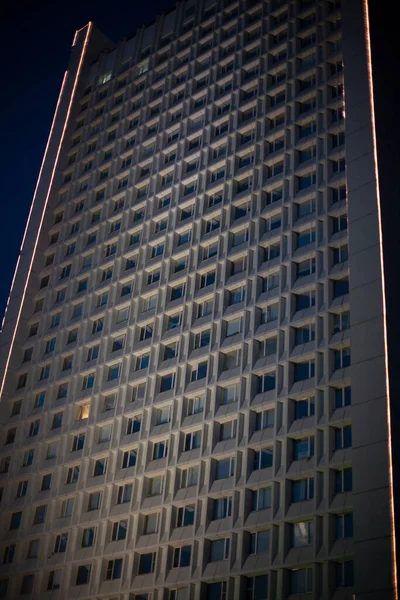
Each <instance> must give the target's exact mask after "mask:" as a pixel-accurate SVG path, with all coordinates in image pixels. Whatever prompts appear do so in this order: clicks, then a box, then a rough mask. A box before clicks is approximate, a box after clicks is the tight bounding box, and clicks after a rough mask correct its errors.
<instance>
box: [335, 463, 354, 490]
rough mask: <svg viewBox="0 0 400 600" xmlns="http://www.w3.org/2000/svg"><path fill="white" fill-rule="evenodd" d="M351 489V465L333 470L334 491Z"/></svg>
mask: <svg viewBox="0 0 400 600" xmlns="http://www.w3.org/2000/svg"><path fill="white" fill-rule="evenodd" d="M352 489H353V472H352V469H351V467H347V468H345V469H340V470H338V471H335V493H336V494H341V493H343V492H351V490H352Z"/></svg>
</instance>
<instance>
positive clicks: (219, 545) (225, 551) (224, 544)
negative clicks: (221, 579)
mask: <svg viewBox="0 0 400 600" xmlns="http://www.w3.org/2000/svg"><path fill="white" fill-rule="evenodd" d="M230 542H231V540H230V539H229V538H225V539H222V540H213V541H212V542H211V543H210V562H214V561H218V560H227V559H228V558H229V550H230Z"/></svg>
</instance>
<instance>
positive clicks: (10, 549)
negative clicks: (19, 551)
mask: <svg viewBox="0 0 400 600" xmlns="http://www.w3.org/2000/svg"><path fill="white" fill-rule="evenodd" d="M14 554H15V544H10V546H6V547H5V548H4V553H3V562H2V564H3V565H10V564H11V563H12V561H13V560H14ZM0 598H1V596H0Z"/></svg>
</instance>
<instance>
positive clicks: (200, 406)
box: [187, 396, 205, 416]
mask: <svg viewBox="0 0 400 600" xmlns="http://www.w3.org/2000/svg"><path fill="white" fill-rule="evenodd" d="M204 404H205V398H204V396H196V397H195V398H189V399H188V403H187V415H188V416H189V415H197V414H199V413H201V412H203V411H204Z"/></svg>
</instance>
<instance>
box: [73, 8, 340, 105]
mask: <svg viewBox="0 0 400 600" xmlns="http://www.w3.org/2000/svg"><path fill="white" fill-rule="evenodd" d="M304 8H308V7H306V6H305V7H304ZM339 8H340V6H339V5H338V4H337V3H334V2H332V3H329V4H328V6H327V8H326V14H322V11H321V14H320V15H319V18H320V20H321V19H322V20H323V23H324V24H325V23H326V25H325V29H326V32H327V33H332V32H333V33H336V32H338V31H339V30H340V29H341V22H340V16H339V15H338V14H336V15H333V13H335V12H336V11H337V10H338V9H339ZM206 18H211V15H210V16H209V17H206ZM233 19H235V23H234V24H232V23H231V21H232V20H233ZM262 19H263V21H262V26H263V31H262V30H261V29H260V28H259V27H256V25H255V24H256V22H259V21H261V20H262ZM293 19H296V21H295V23H293V24H290V25H291V30H292V29H293V25H295V26H296V33H297V32H298V33H300V36H299V39H298V51H304V50H305V49H307V48H309V47H310V46H312V45H314V44H315V41H316V35H315V32H312V33H308V35H307V34H305V33H303V32H305V31H306V30H308V29H310V28H314V27H315V25H316V24H317V22H318V20H319V19H318V18H317V12H316V11H314V12H312V13H310V14H308V15H307V16H305V17H301V16H300V15H299V14H298V13H296V14H293V15H292V14H289V12H288V11H287V10H286V11H285V10H284V9H283V10H282V12H281V13H279V14H275V15H272V14H270V12H269V11H268V12H266V13H265V14H263V10H262V6H261V7H260V9H259V10H257V9H255V10H254V11H253V12H252V13H250V14H249V13H246V12H240V11H239V9H238V8H234V9H231V10H228V11H226V12H224V13H223V14H222V15H220V16H217V9H216V10H215V11H214V18H213V20H212V21H211V22H210V23H209V24H207V25H205V26H201V25H200V23H199V22H198V21H196V20H195V19H194V18H190V20H185V22H184V23H183V26H182V30H181V32H180V35H181V36H184V37H183V38H182V37H181V39H177V40H176V42H175V44H174V46H173V47H172V46H170V47H169V48H168V49H163V50H162V51H161V52H160V53H158V54H155V55H154V56H153V57H151V58H150V55H151V54H152V53H153V52H155V51H154V50H153V49H152V48H151V47H150V46H149V47H147V48H145V49H144V50H142V51H141V52H140V55H139V56H138V57H136V58H137V60H138V61H140V62H139V63H138V64H136V65H133V64H132V60H131V59H128V60H125V61H124V62H123V63H122V65H121V66H120V69H119V74H123V73H125V72H126V71H127V70H128V69H130V68H132V69H133V71H132V78H133V79H137V78H138V77H140V76H142V75H144V74H145V73H147V72H148V71H150V72H151V70H152V69H154V70H155V77H163V76H164V75H165V74H166V72H167V67H168V64H167V65H166V64H165V63H166V61H168V59H170V58H171V57H176V56H178V59H177V62H176V61H175V62H174V65H173V70H174V71H176V70H177V69H178V68H179V67H180V66H183V65H185V64H186V63H187V61H188V60H190V52H189V53H187V54H184V51H185V50H186V49H187V48H189V47H190V48H191V49H192V53H193V49H194V48H195V47H196V46H197V51H196V52H195V53H194V54H196V55H197V56H199V55H201V54H203V53H205V52H207V51H209V50H210V49H211V48H212V47H213V45H214V44H213V42H214V40H213V37H210V34H212V35H213V34H214V33H217V32H218V29H220V30H221V31H220V32H219V33H220V36H219V38H218V40H219V42H220V43H221V42H225V40H228V39H229V40H231V38H232V37H233V35H237V34H239V33H240V32H241V31H242V30H245V29H246V28H248V29H247V31H244V34H243V36H244V41H245V43H251V42H252V41H254V40H257V39H259V38H260V36H261V35H262V34H263V33H269V34H270V35H269V46H270V48H273V47H275V46H280V45H281V44H282V43H284V42H286V41H287V39H288V29H287V28H282V26H283V25H285V24H286V23H287V22H288V20H293ZM330 19H332V20H330ZM227 22H228V23H229V26H227V25H226V24H227ZM275 28H279V32H277V33H274V32H273V30H274V29H275ZM189 32H191V35H190V34H189ZM293 33H294V32H292V31H291V34H292V35H293ZM186 34H187V35H186ZM177 35H178V36H179V34H177ZM193 37H194V38H195V39H193ZM204 37H208V39H207V40H206V41H202V40H203V38H204ZM173 38H174V34H173V33H171V34H169V35H168V36H166V37H165V40H168V41H167V42H166V41H162V42H161V45H160V48H165V46H166V45H168V44H170V42H171V41H173ZM196 41H197V44H196ZM231 50H232V44H231V43H229V44H227V43H226V44H223V45H222V47H221V59H223V58H224V57H225V56H226V55H227V54H229V52H230V51H231ZM177 53H179V55H177ZM181 53H183V54H181ZM160 65H162V67H160ZM111 78H112V73H111V72H108V73H105V74H102V75H101V76H100V77H99V78H98V81H97V83H98V85H99V86H101V91H99V92H97V100H99V99H100V100H101V99H102V98H104V97H105V96H106V95H107V94H106V93H107V92H108V89H104V87H102V86H104V85H105V84H106V83H108V82H109V81H110V80H111ZM126 80H127V77H125V76H124V78H121V77H120V78H119V79H118V80H117V83H116V89H117V90H118V89H119V87H120V86H121V82H123V83H125V82H126ZM93 88H94V86H93V85H90V86H88V87H87V88H86V89H85V90H84V96H86V95H87V94H90V93H91V92H92V90H93Z"/></svg>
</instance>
